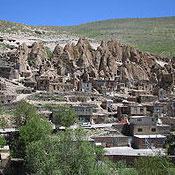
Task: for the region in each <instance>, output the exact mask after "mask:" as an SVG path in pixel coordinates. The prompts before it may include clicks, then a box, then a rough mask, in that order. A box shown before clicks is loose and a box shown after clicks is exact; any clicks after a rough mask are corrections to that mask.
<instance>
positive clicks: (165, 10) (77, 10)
mask: <svg viewBox="0 0 175 175" xmlns="http://www.w3.org/2000/svg"><path fill="white" fill-rule="evenodd" d="M0 7H1V8H0V19H1V20H9V21H14V22H20V23H25V24H30V25H75V24H81V23H86V22H90V21H96V20H103V19H111V18H128V17H129V18H143V17H160V16H175V0H0Z"/></svg>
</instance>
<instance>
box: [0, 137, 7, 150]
mask: <svg viewBox="0 0 175 175" xmlns="http://www.w3.org/2000/svg"><path fill="white" fill-rule="evenodd" d="M5 145H6V140H5V138H4V137H3V136H1V135H0V147H1V148H2V147H3V146H5Z"/></svg>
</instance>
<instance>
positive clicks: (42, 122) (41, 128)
mask: <svg viewBox="0 0 175 175" xmlns="http://www.w3.org/2000/svg"><path fill="white" fill-rule="evenodd" d="M51 131H52V127H51V124H50V123H49V122H48V121H47V120H46V119H43V118H42V117H41V116H40V115H38V114H36V115H35V116H32V118H30V119H28V120H27V121H26V124H25V125H24V126H22V127H21V128H20V131H19V132H20V138H21V139H22V140H23V141H24V143H25V144H26V145H28V144H29V143H31V142H35V141H38V140H40V139H42V138H44V137H45V136H46V135H48V134H51Z"/></svg>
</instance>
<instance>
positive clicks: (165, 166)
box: [135, 156, 173, 175]
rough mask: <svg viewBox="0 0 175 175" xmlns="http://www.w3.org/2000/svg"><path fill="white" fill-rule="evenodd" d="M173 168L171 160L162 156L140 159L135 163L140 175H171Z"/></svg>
mask: <svg viewBox="0 0 175 175" xmlns="http://www.w3.org/2000/svg"><path fill="white" fill-rule="evenodd" d="M171 167H173V165H172V164H171V163H170V162H169V160H168V159H167V158H166V157H162V156H161V157H160V156H152V157H144V158H140V159H138V160H137V161H136V163H135V168H136V170H137V172H138V174H139V175H169V170H170V168H171Z"/></svg>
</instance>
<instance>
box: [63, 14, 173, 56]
mask: <svg viewBox="0 0 175 175" xmlns="http://www.w3.org/2000/svg"><path fill="white" fill-rule="evenodd" d="M66 29H67V30H68V31H70V32H72V33H76V34H81V35H84V36H87V37H90V38H95V39H98V40H101V39H106V40H107V39H111V38H113V39H118V40H121V41H122V42H123V43H127V44H130V45H133V46H135V47H138V48H139V49H141V50H143V51H149V52H152V53H156V54H162V55H166V56H175V17H168V18H151V19H114V20H106V21H97V22H93V23H88V24H82V25H79V26H74V27H70V28H66Z"/></svg>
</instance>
